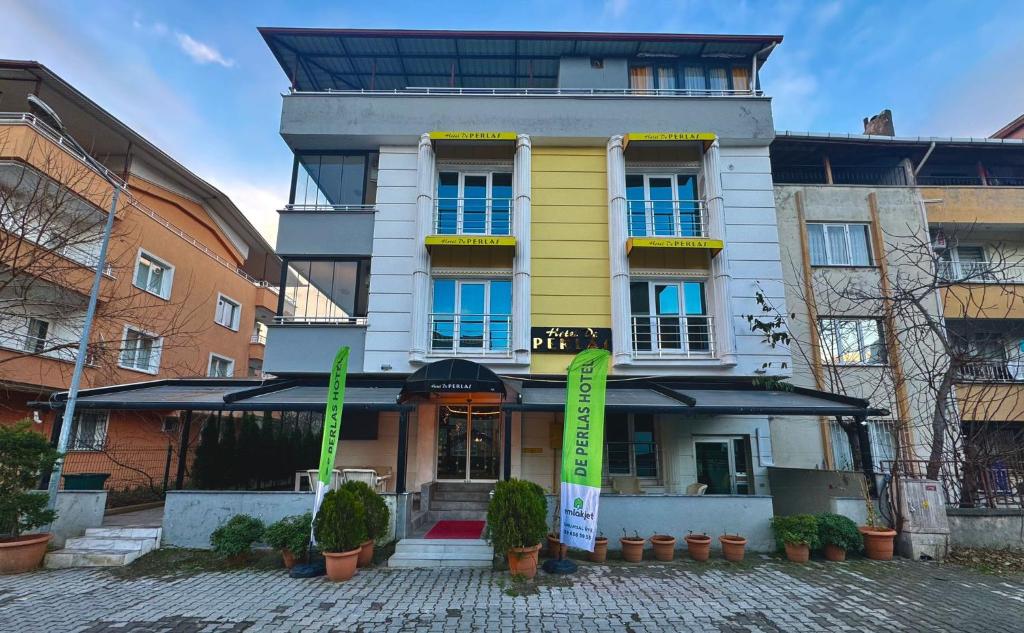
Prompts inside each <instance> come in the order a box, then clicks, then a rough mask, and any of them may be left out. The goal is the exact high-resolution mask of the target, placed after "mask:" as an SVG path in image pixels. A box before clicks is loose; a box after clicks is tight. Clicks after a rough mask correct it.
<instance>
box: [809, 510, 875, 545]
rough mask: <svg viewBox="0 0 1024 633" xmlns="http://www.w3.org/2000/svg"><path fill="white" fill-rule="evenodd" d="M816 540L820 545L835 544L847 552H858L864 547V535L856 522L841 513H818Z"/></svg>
mask: <svg viewBox="0 0 1024 633" xmlns="http://www.w3.org/2000/svg"><path fill="white" fill-rule="evenodd" d="M818 540H819V541H820V542H821V544H822V545H835V546H836V547H838V548H841V549H844V550H846V551H847V552H859V551H860V550H862V549H863V548H864V535H862V534H861V533H860V530H858V529H857V524H856V523H854V522H853V520H852V519H850V518H849V517H845V516H843V515H841V514H832V513H831V512H824V513H822V514H819V515H818Z"/></svg>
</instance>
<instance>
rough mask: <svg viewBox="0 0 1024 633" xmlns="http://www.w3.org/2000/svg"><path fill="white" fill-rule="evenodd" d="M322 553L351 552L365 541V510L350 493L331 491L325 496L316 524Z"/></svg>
mask: <svg viewBox="0 0 1024 633" xmlns="http://www.w3.org/2000/svg"><path fill="white" fill-rule="evenodd" d="M313 531H314V533H315V534H316V541H317V547H319V548H320V551H321V552H351V551H352V550H354V549H358V548H359V546H360V545H362V544H363V543H364V542H366V509H365V508H364V507H363V501H362V499H360V498H359V495H357V494H356V493H354V492H352V491H350V490H342V489H340V488H339V489H338V490H331V491H330V492H328V493H327V494H326V495H324V502H323V503H322V504H321V505H320V511H319V512H317V515H316V520H315V521H314V522H313Z"/></svg>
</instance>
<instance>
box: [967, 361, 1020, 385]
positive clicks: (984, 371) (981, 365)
mask: <svg viewBox="0 0 1024 633" xmlns="http://www.w3.org/2000/svg"><path fill="white" fill-rule="evenodd" d="M957 378H959V379H960V380H962V381H964V382H1024V361H1008V360H976V361H969V362H967V363H964V364H963V365H961V366H960V367H959V368H958V369H957Z"/></svg>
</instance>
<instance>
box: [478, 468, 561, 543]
mask: <svg viewBox="0 0 1024 633" xmlns="http://www.w3.org/2000/svg"><path fill="white" fill-rule="evenodd" d="M546 518H547V499H546V498H545V497H544V489H543V488H541V487H540V486H538V485H537V484H535V483H533V482H532V481H524V480H522V479H509V480H507V481H499V482H498V484H497V486H495V487H494V496H493V497H492V498H491V501H490V504H488V506H487V540H489V541H490V542H491V544H492V545H493V546H494V549H495V550H496V551H498V552H508V551H510V550H511V549H512V548H514V547H533V546H534V545H537V544H538V543H540V542H541V540H543V539H544V538H545V537H546V535H547V532H548V526H547V520H546Z"/></svg>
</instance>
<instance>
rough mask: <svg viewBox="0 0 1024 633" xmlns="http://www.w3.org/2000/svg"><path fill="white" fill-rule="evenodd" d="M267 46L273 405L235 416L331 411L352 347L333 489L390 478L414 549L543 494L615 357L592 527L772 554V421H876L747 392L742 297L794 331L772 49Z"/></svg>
mask: <svg viewBox="0 0 1024 633" xmlns="http://www.w3.org/2000/svg"><path fill="white" fill-rule="evenodd" d="M261 33H262V35H263V37H264V39H265V40H266V42H267V44H268V46H269V47H270V49H271V51H272V52H273V54H274V55H275V57H276V58H277V60H278V61H279V63H280V64H281V67H282V69H283V70H284V72H285V74H286V76H287V78H288V81H289V82H290V87H289V90H288V92H287V94H286V95H285V96H284V98H283V111H282V117H281V135H282V137H283V138H284V140H285V142H286V143H287V144H288V145H289V147H290V148H291V149H292V150H293V151H294V153H295V165H294V172H293V173H294V177H293V186H292V191H291V198H290V200H289V201H288V204H287V206H285V207H284V208H283V209H282V210H281V212H280V225H279V231H278V243H277V253H278V254H279V255H280V256H281V258H282V260H283V262H284V265H283V270H282V277H281V284H282V286H283V290H284V291H283V292H282V293H281V302H280V306H279V310H278V316H277V318H276V321H275V324H274V325H272V326H270V331H269V336H268V343H267V350H266V357H265V361H264V363H265V365H264V369H265V370H266V371H267V372H270V373H272V374H274V375H276V376H278V377H279V379H280V382H278V383H277V385H276V386H274V385H271V386H269V387H268V386H267V385H262V386H260V387H257V388H256V389H255V391H253V392H252V394H251V396H252V397H250V394H241V395H239V394H236V395H235V396H232V397H231V398H230V400H231V402H232V403H233V406H234V407H236V408H252V409H256V408H260V407H262V408H265V409H267V408H278V409H282V410H288V409H307V410H309V411H310V412H316V411H322V410H323V406H324V396H325V388H324V383H325V381H326V374H327V372H328V370H329V368H330V364H331V359H332V358H333V356H334V354H335V352H336V351H337V349H338V348H339V347H340V346H343V345H347V346H349V347H350V348H351V358H350V362H349V382H348V385H349V387H348V395H347V397H346V417H345V423H344V425H343V427H344V428H345V429H347V430H344V431H343V435H342V446H341V449H340V456H339V458H338V467H339V468H350V467H364V468H372V469H374V470H376V471H378V473H381V472H386V473H389V474H390V477H389V478H388V479H387V484H386V485H387V486H388V489H389V490H390V491H392V492H395V493H396V494H398V495H400V496H401V495H405V496H408V497H409V498H410V499H412V500H411V501H410V502H409V505H408V506H407V508H406V510H403V511H401V512H400V513H399V514H400V517H402V518H404V520H406V521H407V524H408V525H409V526H410V529H414V528H417V527H419V526H420V524H421V522H422V521H424V520H425V521H430V520H433V519H436V518H437V517H438V516H444V515H443V514H439V513H443V512H444V511H446V510H448V511H453V512H454V510H455V509H454V508H452V507H444V508H439V507H435V506H434V505H432V503H431V497H432V493H433V491H435V490H436V489H437V487H438V486H439V485H445V484H448V485H449V487H450V485H451V484H452V483H459V484H465V485H467V486H468V489H470V490H472V489H476V488H487V487H489V486H491V485H493V483H494V482H495V481H497V480H500V479H503V478H507V477H521V478H526V479H530V480H532V481H535V482H537V483H538V484H540V485H541V486H542V487H544V488H545V489H546V490H548V491H555V490H556V489H557V485H558V481H559V471H558V466H559V464H560V444H561V431H562V420H561V411H562V407H563V404H564V378H565V370H566V367H567V365H568V363H569V361H570V360H571V358H572V355H573V354H574V353H575V352H576V351H577V350H578V349H582V348H585V347H588V346H593V345H597V346H602V347H606V348H608V349H609V350H610V351H611V354H612V361H611V362H612V367H611V374H610V385H609V391H608V404H607V408H606V414H607V415H606V430H605V442H606V455H605V484H606V489H607V492H608V493H609V495H608V497H609V501H603V502H602V503H604V504H605V506H603V507H609V506H608V505H607V504H626V505H622V507H621V508H614V507H613V508H612V509H610V510H603V511H602V519H601V520H602V525H601V527H602V529H603V531H604V532H605V533H606V534H609V535H611V534H615V533H618V532H619V531H620V528H623V527H624V528H626V529H629V530H633V529H639V530H641V531H649V529H651V528H653V527H654V526H655V525H656V524H658V522H659V521H662V520H663V521H664V522H666V525H665V526H664V527H663V529H665V530H673V531H674V532H676V533H678V532H679V531H680V530H685V529H693V530H708V531H709V533H711V531H714V530H718V531H719V533H721V531H723V530H726V529H729V530H730V531H744V532H745V533H747V534H749V535H750V536H751V537H752V538H754V539H755V541H756V546H758V547H759V546H764V547H765V548H767V547H770V534H769V533H768V527H767V520H766V518H767V517H768V516H770V515H771V498H770V497H769V496H768V494H769V491H768V487H767V477H766V474H765V473H766V471H765V468H766V466H768V465H770V464H771V463H772V436H773V435H774V434H776V433H778V432H785V428H784V427H785V417H786V416H787V415H790V414H792V415H797V414H803V415H809V414H810V415H813V414H821V415H851V416H864V415H866V404H865V403H864V402H862V401H859V400H856V401H855V400H851V399H844V398H839V397H836V396H830V395H828V394H820V393H818V392H807V391H803V390H799V389H798V390H796V391H789V392H782V391H774V390H772V389H770V388H767V387H765V386H764V383H765V382H766V379H767V378H769V377H785V376H787V375H788V373H789V362H790V357H789V352H788V350H786V349H785V348H784V347H781V346H780V347H774V348H773V347H772V346H770V345H767V344H766V343H765V342H764V338H763V336H761V335H760V334H758V333H755V332H753V331H752V330H751V327H750V324H749V322H748V319H747V315H751V314H753V315H756V314H758V313H759V311H760V309H759V306H758V304H757V303H756V301H755V297H756V296H757V295H759V294H760V295H763V296H765V297H767V298H768V299H770V301H771V302H773V303H774V304H775V305H776V306H777V307H778V308H779V309H780V310H782V311H785V296H784V292H783V287H782V279H783V274H782V267H781V264H780V256H779V241H778V232H777V229H776V219H775V218H776V214H775V205H774V195H773V190H772V177H771V163H770V160H769V144H770V143H771V141H772V139H773V137H774V129H773V123H772V113H771V100H770V99H769V98H768V97H767V96H765V95H764V94H763V93H762V92H761V90H760V87H759V82H758V71H759V69H760V67H761V65H762V64H763V63H764V62H765V60H766V59H767V57H768V55H769V54H770V52H771V50H772V49H773V48H774V47H775V46H776V45H777V44H778V43H779V42H780V41H781V37H777V36H725V35H716V36H703V35H664V34H658V35H648V34H619V33H541V32H453V31H368V30H323V29H278V28H267V29H262V30H261ZM474 485H476V486H475V488H474ZM449 489H450V488H449ZM615 493H618V494H617V495H616V494H615ZM700 493H703V494H702V495H701V494H700ZM638 495H643V497H644V499H643V501H644V502H645V503H646V504H647V505H646V508H647V510H646V511H647V512H649V513H650V514H649V516H648V517H647V518H646V519H645V518H643V517H638V516H637V515H636V514H635V512H633V508H631V506H629V505H628V504H629V503H632V502H634V501H637V500H638V499H639V497H638ZM416 497H418V499H416ZM659 499H660V500H661V501H658V500H659ZM630 500H632V501H630ZM694 500H697V501H700V502H701V503H703V504H704V505H703V510H702V511H701V512H700V513H699V516H700V517H701V518H700V520H699V521H697V522H696V523H693V524H692V525H689V524H686V523H685V521H684V519H683V518H682V517H681V516H680V517H677V516H676V514H678V513H680V512H683V513H686V512H691V511H692V507H691V506H690V505H688V504H690V503H691V502H693V501H694ZM662 502H663V505H658V504H659V503H662ZM400 507H402V506H401V503H400ZM463 509H466V510H467V511H469V510H472V508H463ZM424 517H425V518H424ZM659 517H660V518H659ZM694 520H696V519H694ZM668 523H671V525H668ZM682 533H684V534H685V531H684V532H682Z"/></svg>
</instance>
